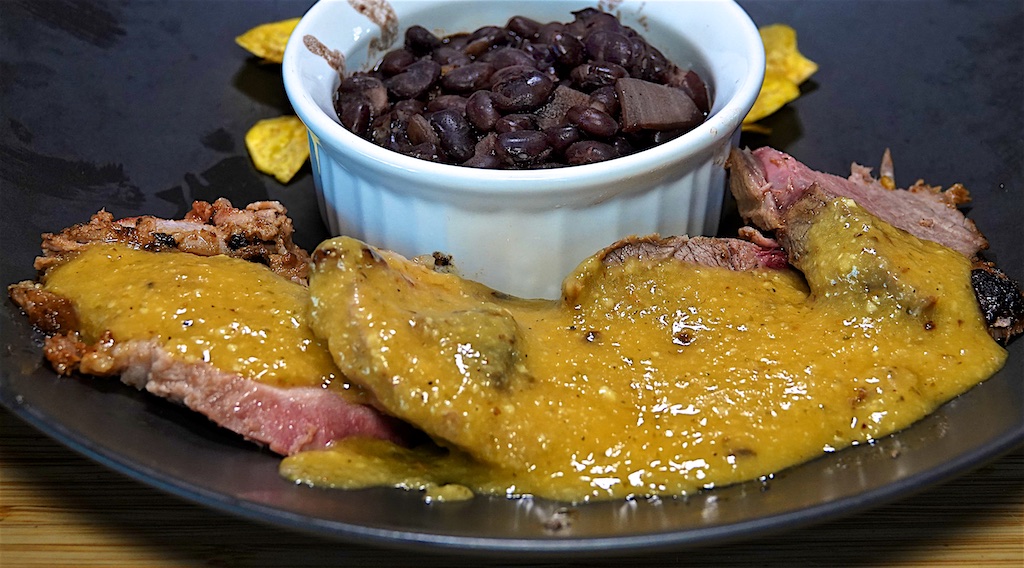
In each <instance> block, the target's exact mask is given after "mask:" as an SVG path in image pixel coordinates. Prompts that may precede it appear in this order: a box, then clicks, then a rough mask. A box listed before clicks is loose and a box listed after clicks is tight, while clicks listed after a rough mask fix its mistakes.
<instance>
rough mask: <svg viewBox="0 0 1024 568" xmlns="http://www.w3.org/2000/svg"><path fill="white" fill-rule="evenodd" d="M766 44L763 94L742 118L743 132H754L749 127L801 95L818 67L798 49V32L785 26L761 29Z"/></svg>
mask: <svg viewBox="0 0 1024 568" xmlns="http://www.w3.org/2000/svg"><path fill="white" fill-rule="evenodd" d="M759 31H760V33H761V41H762V42H763V43H764V53H765V70H764V82H763V83H762V84H761V92H760V93H758V95H757V100H756V101H754V106H753V108H751V109H750V112H749V113H748V114H747V116H746V118H744V119H743V124H744V129H745V130H747V131H752V130H754V129H753V128H751V127H750V125H751V124H752V123H754V122H757V121H758V120H761V119H762V118H764V117H766V116H768V115H770V114H772V113H774V112H775V111H777V110H779V109H780V108H782V107H783V106H784V105H785V104H786V103H788V102H790V101H792V100H794V99H796V98H797V97H798V96H800V87H799V85H800V83H803V82H804V81H806V80H807V79H808V78H809V77H810V76H811V75H813V74H814V72H815V71H817V70H818V64H817V63H815V62H813V61H811V60H810V59H807V58H806V57H804V56H803V55H802V54H801V53H800V52H799V51H797V47H796V30H794V29H793V28H791V27H789V26H787V25H784V24H773V25H770V26H764V27H762V28H760V29H759Z"/></svg>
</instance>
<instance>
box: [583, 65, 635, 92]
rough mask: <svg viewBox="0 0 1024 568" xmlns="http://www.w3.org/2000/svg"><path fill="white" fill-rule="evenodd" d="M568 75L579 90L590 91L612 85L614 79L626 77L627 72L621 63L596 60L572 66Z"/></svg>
mask: <svg viewBox="0 0 1024 568" xmlns="http://www.w3.org/2000/svg"><path fill="white" fill-rule="evenodd" d="M569 75H570V77H572V80H573V81H574V82H575V83H576V85H577V87H578V88H579V89H580V90H581V91H587V92H590V91H593V90H594V89H599V88H601V87H607V86H610V85H614V84H615V81H617V80H619V79H623V78H625V77H628V76H629V72H628V71H626V69H625V68H623V67H622V66H621V65H617V64H615V63H608V62H606V61H596V62H593V63H584V64H582V65H578V66H576V67H574V68H573V70H572V72H571V73H570V74H569Z"/></svg>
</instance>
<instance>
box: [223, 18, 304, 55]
mask: <svg viewBox="0 0 1024 568" xmlns="http://www.w3.org/2000/svg"><path fill="white" fill-rule="evenodd" d="M298 23H299V18H292V19H290V20H282V21H280V22H271V23H269V24H262V25H259V26H256V27H255V28H253V29H251V30H249V31H247V32H245V33H244V34H242V35H240V36H238V37H236V38H235V43H237V44H238V45H240V46H242V47H244V48H245V49H246V50H248V51H249V52H250V53H252V54H253V55H255V56H256V57H261V58H262V59H263V60H264V61H266V62H269V63H281V61H282V59H283V58H284V46H285V45H287V43H288V38H289V37H290V36H291V35H292V31H294V30H295V26H296V25H298Z"/></svg>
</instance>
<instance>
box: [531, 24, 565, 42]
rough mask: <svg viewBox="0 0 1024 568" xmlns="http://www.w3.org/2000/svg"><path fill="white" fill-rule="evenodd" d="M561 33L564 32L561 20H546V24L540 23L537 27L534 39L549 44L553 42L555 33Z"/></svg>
mask: <svg viewBox="0 0 1024 568" xmlns="http://www.w3.org/2000/svg"><path fill="white" fill-rule="evenodd" d="M562 33H566V31H565V24H563V23H561V22H548V23H546V24H541V25H540V28H538V29H537V34H536V36H535V37H534V41H536V42H537V43H546V44H548V45H550V44H551V43H552V42H553V38H554V37H555V34H562Z"/></svg>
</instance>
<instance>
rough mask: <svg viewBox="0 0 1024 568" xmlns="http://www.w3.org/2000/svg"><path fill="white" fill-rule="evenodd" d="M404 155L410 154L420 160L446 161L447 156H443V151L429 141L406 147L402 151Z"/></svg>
mask: <svg viewBox="0 0 1024 568" xmlns="http://www.w3.org/2000/svg"><path fill="white" fill-rule="evenodd" d="M402 153H403V154H405V155H406V156H412V157H413V158H418V159H420V160H429V161H431V162H447V161H448V157H447V156H445V154H444V152H443V151H442V150H441V149H440V148H438V147H437V146H436V145H434V144H431V143H430V142H424V143H422V144H416V145H415V146H411V147H409V148H406V149H405V150H404V151H403V152H402Z"/></svg>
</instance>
